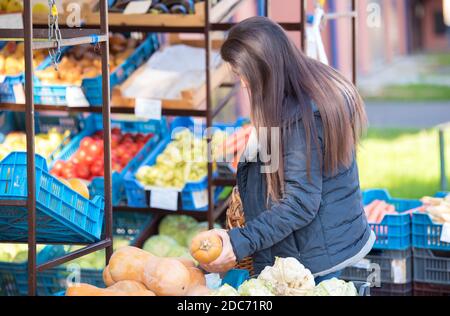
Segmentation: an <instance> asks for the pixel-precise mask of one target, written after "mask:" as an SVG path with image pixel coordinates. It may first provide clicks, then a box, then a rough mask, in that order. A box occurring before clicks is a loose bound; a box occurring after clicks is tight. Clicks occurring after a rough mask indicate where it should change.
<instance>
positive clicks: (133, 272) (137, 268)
mask: <svg viewBox="0 0 450 316" xmlns="http://www.w3.org/2000/svg"><path fill="white" fill-rule="evenodd" d="M155 260H156V257H154V256H153V255H152V254H150V253H149V252H147V251H144V250H142V249H139V248H136V247H132V246H127V247H122V248H120V249H118V250H117V251H116V252H114V253H113V255H112V256H111V259H110V261H109V265H108V267H109V269H108V270H109V273H110V274H111V279H112V280H113V281H114V282H118V281H124V280H132V281H138V282H142V281H143V280H142V277H143V275H144V268H145V266H146V265H147V264H148V263H149V262H151V261H155Z"/></svg>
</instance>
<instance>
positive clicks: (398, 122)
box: [366, 101, 450, 128]
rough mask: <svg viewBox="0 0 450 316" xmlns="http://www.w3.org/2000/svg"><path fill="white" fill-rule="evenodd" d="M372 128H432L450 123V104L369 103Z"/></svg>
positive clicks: (368, 111)
mask: <svg viewBox="0 0 450 316" xmlns="http://www.w3.org/2000/svg"><path fill="white" fill-rule="evenodd" d="M366 108H367V114H368V116H369V121H370V126H371V127H379V128H431V127H434V126H436V125H438V124H442V123H447V122H450V101H448V102H428V103H425V102H413V103H395V102H387V103H386V102H367V103H366Z"/></svg>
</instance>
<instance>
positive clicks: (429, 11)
mask: <svg viewBox="0 0 450 316" xmlns="http://www.w3.org/2000/svg"><path fill="white" fill-rule="evenodd" d="M442 9H443V2H442V0H425V1H424V13H425V14H424V18H423V24H422V27H423V34H424V37H423V40H424V41H423V45H424V49H425V50H427V51H442V50H446V49H449V48H450V43H449V39H448V38H447V36H446V34H445V33H442V34H438V33H437V32H436V30H435V24H436V17H435V15H441V14H442V11H443V10H442Z"/></svg>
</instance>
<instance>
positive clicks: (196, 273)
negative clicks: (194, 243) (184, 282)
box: [188, 267, 206, 288]
mask: <svg viewBox="0 0 450 316" xmlns="http://www.w3.org/2000/svg"><path fill="white" fill-rule="evenodd" d="M188 270H189V276H190V280H191V281H190V283H189V288H193V287H196V286H198V285H206V279H205V275H204V274H203V272H202V271H201V270H200V269H197V268H193V267H190V268H188Z"/></svg>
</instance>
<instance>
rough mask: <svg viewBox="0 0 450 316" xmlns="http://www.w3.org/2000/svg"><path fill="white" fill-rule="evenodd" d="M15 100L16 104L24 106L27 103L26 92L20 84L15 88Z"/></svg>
mask: <svg viewBox="0 0 450 316" xmlns="http://www.w3.org/2000/svg"><path fill="white" fill-rule="evenodd" d="M13 92H14V99H15V100H16V103H19V104H23V103H25V102H26V101H25V91H24V89H23V85H22V84H20V83H18V84H15V85H14V86H13Z"/></svg>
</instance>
